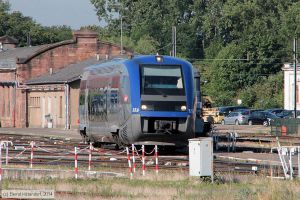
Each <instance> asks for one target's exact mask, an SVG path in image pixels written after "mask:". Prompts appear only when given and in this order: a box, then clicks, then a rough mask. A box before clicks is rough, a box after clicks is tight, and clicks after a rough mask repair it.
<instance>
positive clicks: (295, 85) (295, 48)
mask: <svg viewBox="0 0 300 200" xmlns="http://www.w3.org/2000/svg"><path fill="white" fill-rule="evenodd" d="M297 89H298V88H297V38H294V117H295V118H297V94H298V92H297Z"/></svg>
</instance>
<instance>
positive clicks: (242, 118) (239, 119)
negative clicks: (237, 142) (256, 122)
mask: <svg viewBox="0 0 300 200" xmlns="http://www.w3.org/2000/svg"><path fill="white" fill-rule="evenodd" d="M249 114H250V112H249V111H234V112H231V113H229V115H227V116H225V117H224V119H223V120H222V122H221V123H222V124H223V125H225V124H235V125H240V124H247V123H248V118H249Z"/></svg>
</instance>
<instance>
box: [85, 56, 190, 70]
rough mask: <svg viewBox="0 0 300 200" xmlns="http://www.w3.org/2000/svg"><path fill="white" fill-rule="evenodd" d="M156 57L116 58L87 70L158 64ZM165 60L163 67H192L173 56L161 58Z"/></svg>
mask: <svg viewBox="0 0 300 200" xmlns="http://www.w3.org/2000/svg"><path fill="white" fill-rule="evenodd" d="M156 57H157V56H156V55H135V56H133V57H132V58H128V57H116V58H113V59H111V60H108V61H106V62H102V63H97V64H94V65H92V66H89V67H88V68H86V69H85V70H87V71H89V70H98V69H100V68H103V67H113V66H118V65H123V64H125V65H126V64H129V63H132V62H133V63H137V64H143V63H147V64H157V63H158V62H157V61H156ZM160 57H162V58H163V61H162V62H161V64H162V65H171V64H178V63H181V64H187V65H191V64H190V63H189V62H188V61H185V60H182V59H180V58H175V57H171V56H160Z"/></svg>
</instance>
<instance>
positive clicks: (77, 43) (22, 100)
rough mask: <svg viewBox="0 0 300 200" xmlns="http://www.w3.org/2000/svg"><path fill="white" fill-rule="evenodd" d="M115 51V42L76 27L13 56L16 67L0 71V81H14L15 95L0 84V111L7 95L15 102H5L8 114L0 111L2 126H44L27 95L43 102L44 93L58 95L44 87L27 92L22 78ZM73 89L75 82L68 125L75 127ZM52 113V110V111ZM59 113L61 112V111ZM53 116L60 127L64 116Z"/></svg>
mask: <svg viewBox="0 0 300 200" xmlns="http://www.w3.org/2000/svg"><path fill="white" fill-rule="evenodd" d="M125 53H126V52H125ZM119 54H120V47H119V46H118V45H113V44H110V43H105V42H101V41H99V40H98V35H97V34H96V33H94V32H91V31H77V32H74V38H73V40H68V41H63V42H59V43H55V44H49V45H45V46H44V47H42V48H41V49H39V50H38V52H35V53H34V54H32V55H31V56H29V57H26V58H17V61H16V71H14V72H7V71H6V72H3V73H2V74H0V83H1V82H3V81H13V82H15V81H17V82H18V88H15V93H14V95H15V98H12V94H13V93H12V90H13V88H10V89H7V88H6V87H5V88H4V87H2V86H1V85H0V99H1V98H2V101H1V102H2V103H1V102H0V114H1V112H3V105H5V106H6V104H8V103H6V102H8V101H10V100H11V99H15V103H14V105H13V106H12V105H11V102H9V105H11V106H10V107H9V109H10V114H7V116H6V115H5V116H2V114H1V115H0V120H1V125H2V126H3V127H28V126H30V127H36V126H37V127H38V126H42V127H45V124H44V122H41V120H40V119H38V117H36V116H39V117H41V118H44V117H43V115H44V114H43V113H42V112H41V110H40V109H41V108H39V106H35V105H31V103H32V102H31V100H30V98H31V97H39V98H40V100H39V101H40V103H41V101H42V98H45V100H43V101H45V104H47V102H48V101H47V100H48V99H47V98H48V97H51V99H54V100H53V101H56V102H57V101H58V100H57V99H56V100H55V96H57V97H56V98H58V96H59V95H61V93H59V94H58V92H57V91H56V92H52V91H45V92H44V93H45V94H44V93H42V92H40V93H36V92H33V91H30V93H27V92H28V90H27V86H26V85H24V82H25V81H26V80H28V79H31V78H34V77H38V76H40V75H45V74H47V73H50V71H51V70H52V71H53V72H55V70H58V69H61V68H63V67H65V66H67V65H70V64H73V63H77V62H80V61H83V60H86V59H88V58H91V57H95V56H96V55H99V57H100V59H103V58H106V57H107V56H115V55H119ZM0 73H1V72H0ZM77 84H78V83H77ZM7 90H8V91H7ZM72 90H74V91H72ZM77 90H78V88H76V87H75V86H74V88H72V89H71V90H70V95H71V100H70V106H71V107H70V120H71V121H70V127H71V128H74V127H76V125H77V120H78V113H77V111H78V105H77V104H76V103H78V101H77V99H76V98H78V91H77ZM8 93H9V94H8ZM46 93H47V94H46ZM34 95H36V96H34ZM47 95H48V96H47ZM4 99H5V100H4ZM75 99H76V100H75ZM63 101H64V102H65V98H63ZM51 104H52V103H51ZM1 105H2V106H1ZM29 105H31V107H30V106H29ZM1 107H2V108H1ZM54 108H55V107H53V109H54ZM45 109H46V108H45ZM64 109H65V108H64ZM12 110H14V111H15V112H12ZM45 112H47V110H45ZM53 113H55V112H54V111H53ZM63 113H64V114H63V115H65V112H63ZM53 117H54V118H55V119H54V122H53V125H54V126H56V127H62V126H63V125H62V124H63V123H65V121H64V120H65V117H62V118H60V117H57V116H56V117H55V116H53Z"/></svg>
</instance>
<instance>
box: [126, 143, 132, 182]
mask: <svg viewBox="0 0 300 200" xmlns="http://www.w3.org/2000/svg"><path fill="white" fill-rule="evenodd" d="M126 153H127V160H128V167H129V172H130V178H132V167H131V162H130V154H129V148H128V147H126Z"/></svg>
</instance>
